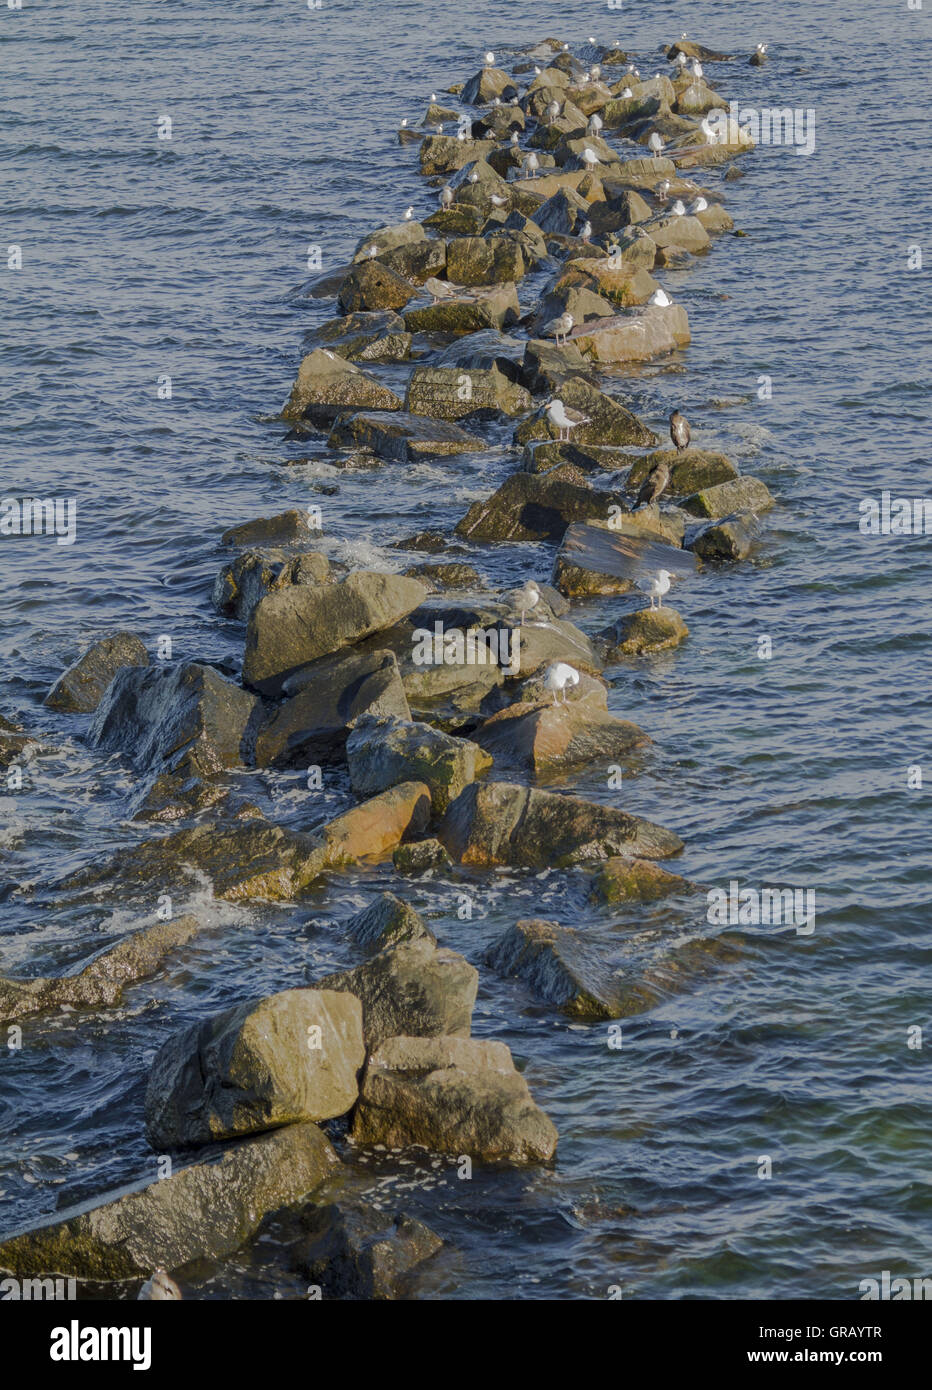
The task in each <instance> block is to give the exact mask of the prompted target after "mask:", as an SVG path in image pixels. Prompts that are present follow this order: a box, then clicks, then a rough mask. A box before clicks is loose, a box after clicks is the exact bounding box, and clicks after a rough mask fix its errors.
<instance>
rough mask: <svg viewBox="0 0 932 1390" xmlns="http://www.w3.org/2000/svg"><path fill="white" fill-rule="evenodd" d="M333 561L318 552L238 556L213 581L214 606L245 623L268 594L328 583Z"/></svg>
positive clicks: (258, 552) (245, 553)
mask: <svg viewBox="0 0 932 1390" xmlns="http://www.w3.org/2000/svg"><path fill="white" fill-rule="evenodd" d="M329 578H330V561H329V560H328V559H327V557H326V555H322V554H321V553H320V552H319V551H314V550H308V551H305V552H304V553H303V554H298V555H294V554H289V552H288V551H285V550H274V549H273V550H246V551H243V552H242V553H241V554H239V555H237V557H236V559H235V560H232V561H231V562H230V563H229V564H228V565H224V567H223V569H222V570H221V571H220V573H219V574H218V575H217V578H216V579H215V580H214V587H213V593H212V595H211V597H212V599H213V603H214V606H215V607H216V608H219V610H220V612H221V613H224V614H225V615H226V616H227V617H228V618H238V619H239V620H240V622H246V621H248V619H249V615H250V613H251V612H252V610H253V609H254V608H255V606H256V604H257V603H259V601H260V600H261V599H264V598H265V596H266V594H270V593H272V592H273V591H274V590H276V589H287V588H288V587H289V585H291V584H311V585H316V584H326V583H327V581H328V579H329Z"/></svg>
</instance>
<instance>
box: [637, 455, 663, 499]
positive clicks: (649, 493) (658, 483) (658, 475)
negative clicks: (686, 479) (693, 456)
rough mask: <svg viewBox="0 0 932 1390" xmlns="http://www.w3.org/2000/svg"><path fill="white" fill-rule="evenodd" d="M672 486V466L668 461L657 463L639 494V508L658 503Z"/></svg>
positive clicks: (661, 460)
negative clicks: (659, 498)
mask: <svg viewBox="0 0 932 1390" xmlns="http://www.w3.org/2000/svg"><path fill="white" fill-rule="evenodd" d="M669 486H670V465H669V463H667V461H666V459H660V460H659V462H657V463H655V464H654V466H653V468H652V469H651V470H650V472H649V473H648V475H647V477H646V478H645V479H644V482H643V483H642V484H641V490H640V492H639V493H638V500H637V505H638V506H639V507H645V506H648V505H649V504H650V503H651V502H656V501H657V498H658V497H660V496H662V495H663V493H664V492H665V491H666V489H667V488H668V487H669Z"/></svg>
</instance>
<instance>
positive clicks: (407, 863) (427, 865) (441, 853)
mask: <svg viewBox="0 0 932 1390" xmlns="http://www.w3.org/2000/svg"><path fill="white" fill-rule="evenodd" d="M392 863H393V864H394V866H395V868H396V869H397V871H398V873H400V874H423V873H426V872H427V870H428V869H449V868H452V863H451V860H450V856H449V855H448V854H447V852H446V850H445V849H444V847H443V845H442V844H441V843H440V841H439V840H434V839H430V840H415V841H414V842H413V843H412V844H409V845H399V846H398V848H397V849H396V850H395V852H394V854H393V855H392Z"/></svg>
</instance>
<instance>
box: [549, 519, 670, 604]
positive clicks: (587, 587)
mask: <svg viewBox="0 0 932 1390" xmlns="http://www.w3.org/2000/svg"><path fill="white" fill-rule="evenodd" d="M683 534H684V523H683V519H682V517H681V516H680V514H679V513H678V512H661V511H660V509H659V508H658V507H657V506H656V504H651V505H650V506H643V507H639V508H638V509H637V511H635V512H633V513H631V515H630V516H628V515H621V514H619V515H616V516H613V517H612V518H611V519H610V521H609V522H604V521H600V520H595V521H593V522H581V523H575V524H574V525H572V526H570V527H568V528H567V531H566V534H565V535H564V537H563V541H562V543H561V546H560V549H559V550H558V551H557V556H556V559H555V560H554V566H553V583H554V584H555V585H556V587H557V588H558V589H559V591H560V593H561V594H565V595H567V597H572V598H584V597H585V598H591V597H595V596H596V595H603V594H626V593H629V592H630V591H631V590H632V589H633V588H634V587H635V580H636V578H637V576H638V574H639V572H640V573H643V570H644V569H648V568H651V567H652V568H653V569H654V570H658V569H663V568H665V567H668V568H669V569H670V573H671V574H673V573H676V572H677V571H678V570H679V569H682V568H693V567H694V566H695V561H694V560H691V559H689V560H683V559H682V557H681V556H680V555H676V554H674V553H672V552H673V551H674V550H678V549H679V548H680V547H681V546H682V543H683ZM635 557H637V559H635ZM626 559H627V562H625V560H626ZM638 561H639V562H638ZM674 566H675V567H676V569H674Z"/></svg>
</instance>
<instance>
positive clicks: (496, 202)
mask: <svg viewBox="0 0 932 1390" xmlns="http://www.w3.org/2000/svg"><path fill="white" fill-rule="evenodd" d="M489 198H490V200H491V203H492V206H493V207H495V208H503V207H504V206H505V204H506V203H507V201H508V199H507V198H502V197H500V196H499V195H498V194H497V193H490V194H489Z"/></svg>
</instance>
